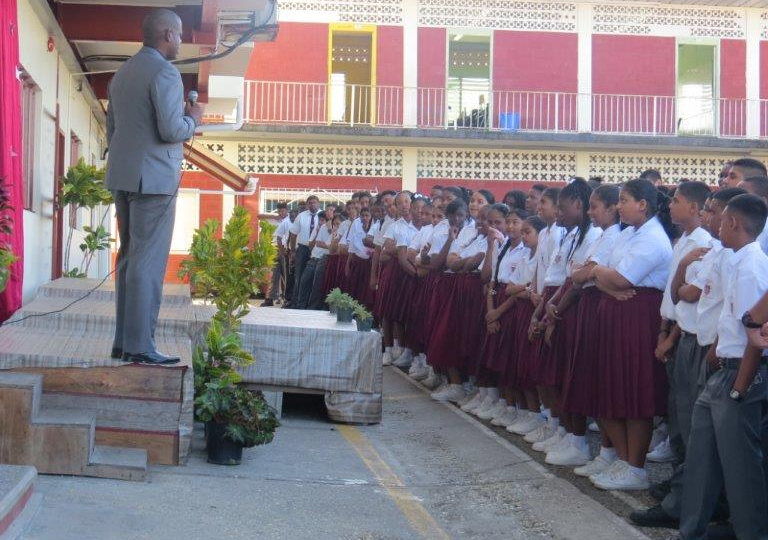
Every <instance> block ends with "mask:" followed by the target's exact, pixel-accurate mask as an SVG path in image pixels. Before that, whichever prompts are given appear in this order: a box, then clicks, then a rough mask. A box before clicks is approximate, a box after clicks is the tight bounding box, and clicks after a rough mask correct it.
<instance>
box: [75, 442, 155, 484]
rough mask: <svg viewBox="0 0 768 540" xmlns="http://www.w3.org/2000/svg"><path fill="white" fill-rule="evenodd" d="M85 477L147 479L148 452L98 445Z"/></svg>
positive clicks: (94, 448) (92, 454)
mask: <svg viewBox="0 0 768 540" xmlns="http://www.w3.org/2000/svg"><path fill="white" fill-rule="evenodd" d="M85 476H96V477H99V478H116V479H119V480H144V479H145V478H146V477H147V451H146V450H144V449H139V448H120V447H117V446H104V445H96V446H94V447H93V452H92V453H91V461H90V463H88V467H87V468H86V471H85Z"/></svg>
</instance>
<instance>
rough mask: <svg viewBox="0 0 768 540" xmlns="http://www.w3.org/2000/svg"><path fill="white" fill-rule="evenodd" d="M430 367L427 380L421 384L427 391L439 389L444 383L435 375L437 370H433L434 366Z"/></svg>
mask: <svg viewBox="0 0 768 540" xmlns="http://www.w3.org/2000/svg"><path fill="white" fill-rule="evenodd" d="M428 367H429V375H427V378H426V379H424V380H423V381H421V384H422V385H423V386H424V387H425V388H426V389H427V390H434V389H435V388H437V387H438V386H439V385H440V384H441V383H442V382H443V379H442V378H441V377H440V375H438V374H437V373H435V370H434V369H432V366H428Z"/></svg>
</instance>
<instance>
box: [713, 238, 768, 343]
mask: <svg viewBox="0 0 768 540" xmlns="http://www.w3.org/2000/svg"><path fill="white" fill-rule="evenodd" d="M766 268H768V255H766V254H765V253H763V250H762V249H761V248H760V244H758V243H757V242H752V243H751V244H747V245H746V246H744V247H743V248H741V249H740V250H739V251H736V252H735V253H734V254H733V255H732V256H731V258H730V262H729V264H728V267H727V274H728V275H726V276H723V277H724V279H723V284H724V286H725V292H724V295H723V310H722V311H721V312H720V319H719V320H718V322H717V336H718V341H717V356H718V357H720V358H741V357H742V356H743V355H744V349H746V347H747V333H746V330H745V329H744V325H742V324H741V317H742V315H744V312H745V311H748V310H750V309H752V307H753V306H754V305H755V304H756V303H757V301H758V300H760V298H762V297H763V295H764V294H765V292H766V291H768V272H766Z"/></svg>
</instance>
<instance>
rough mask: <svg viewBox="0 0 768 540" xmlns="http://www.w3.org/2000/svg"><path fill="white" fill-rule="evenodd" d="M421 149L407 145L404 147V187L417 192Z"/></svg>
mask: <svg viewBox="0 0 768 540" xmlns="http://www.w3.org/2000/svg"><path fill="white" fill-rule="evenodd" d="M418 161H419V149H418V148H415V147H412V146H406V147H405V148H403V189H407V190H408V191H413V192H416V191H417V189H418V185H419V182H418V180H419V179H418V175H417V172H418Z"/></svg>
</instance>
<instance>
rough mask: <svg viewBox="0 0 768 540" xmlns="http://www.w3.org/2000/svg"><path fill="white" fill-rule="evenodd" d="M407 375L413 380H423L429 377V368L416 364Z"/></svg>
mask: <svg viewBox="0 0 768 540" xmlns="http://www.w3.org/2000/svg"><path fill="white" fill-rule="evenodd" d="M409 376H410V377H411V379H413V380H414V381H423V380H424V379H426V378H427V377H429V368H428V367H427V366H417V367H416V368H415V369H414V370H413V371H412V372H411V373H410V374H409Z"/></svg>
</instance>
